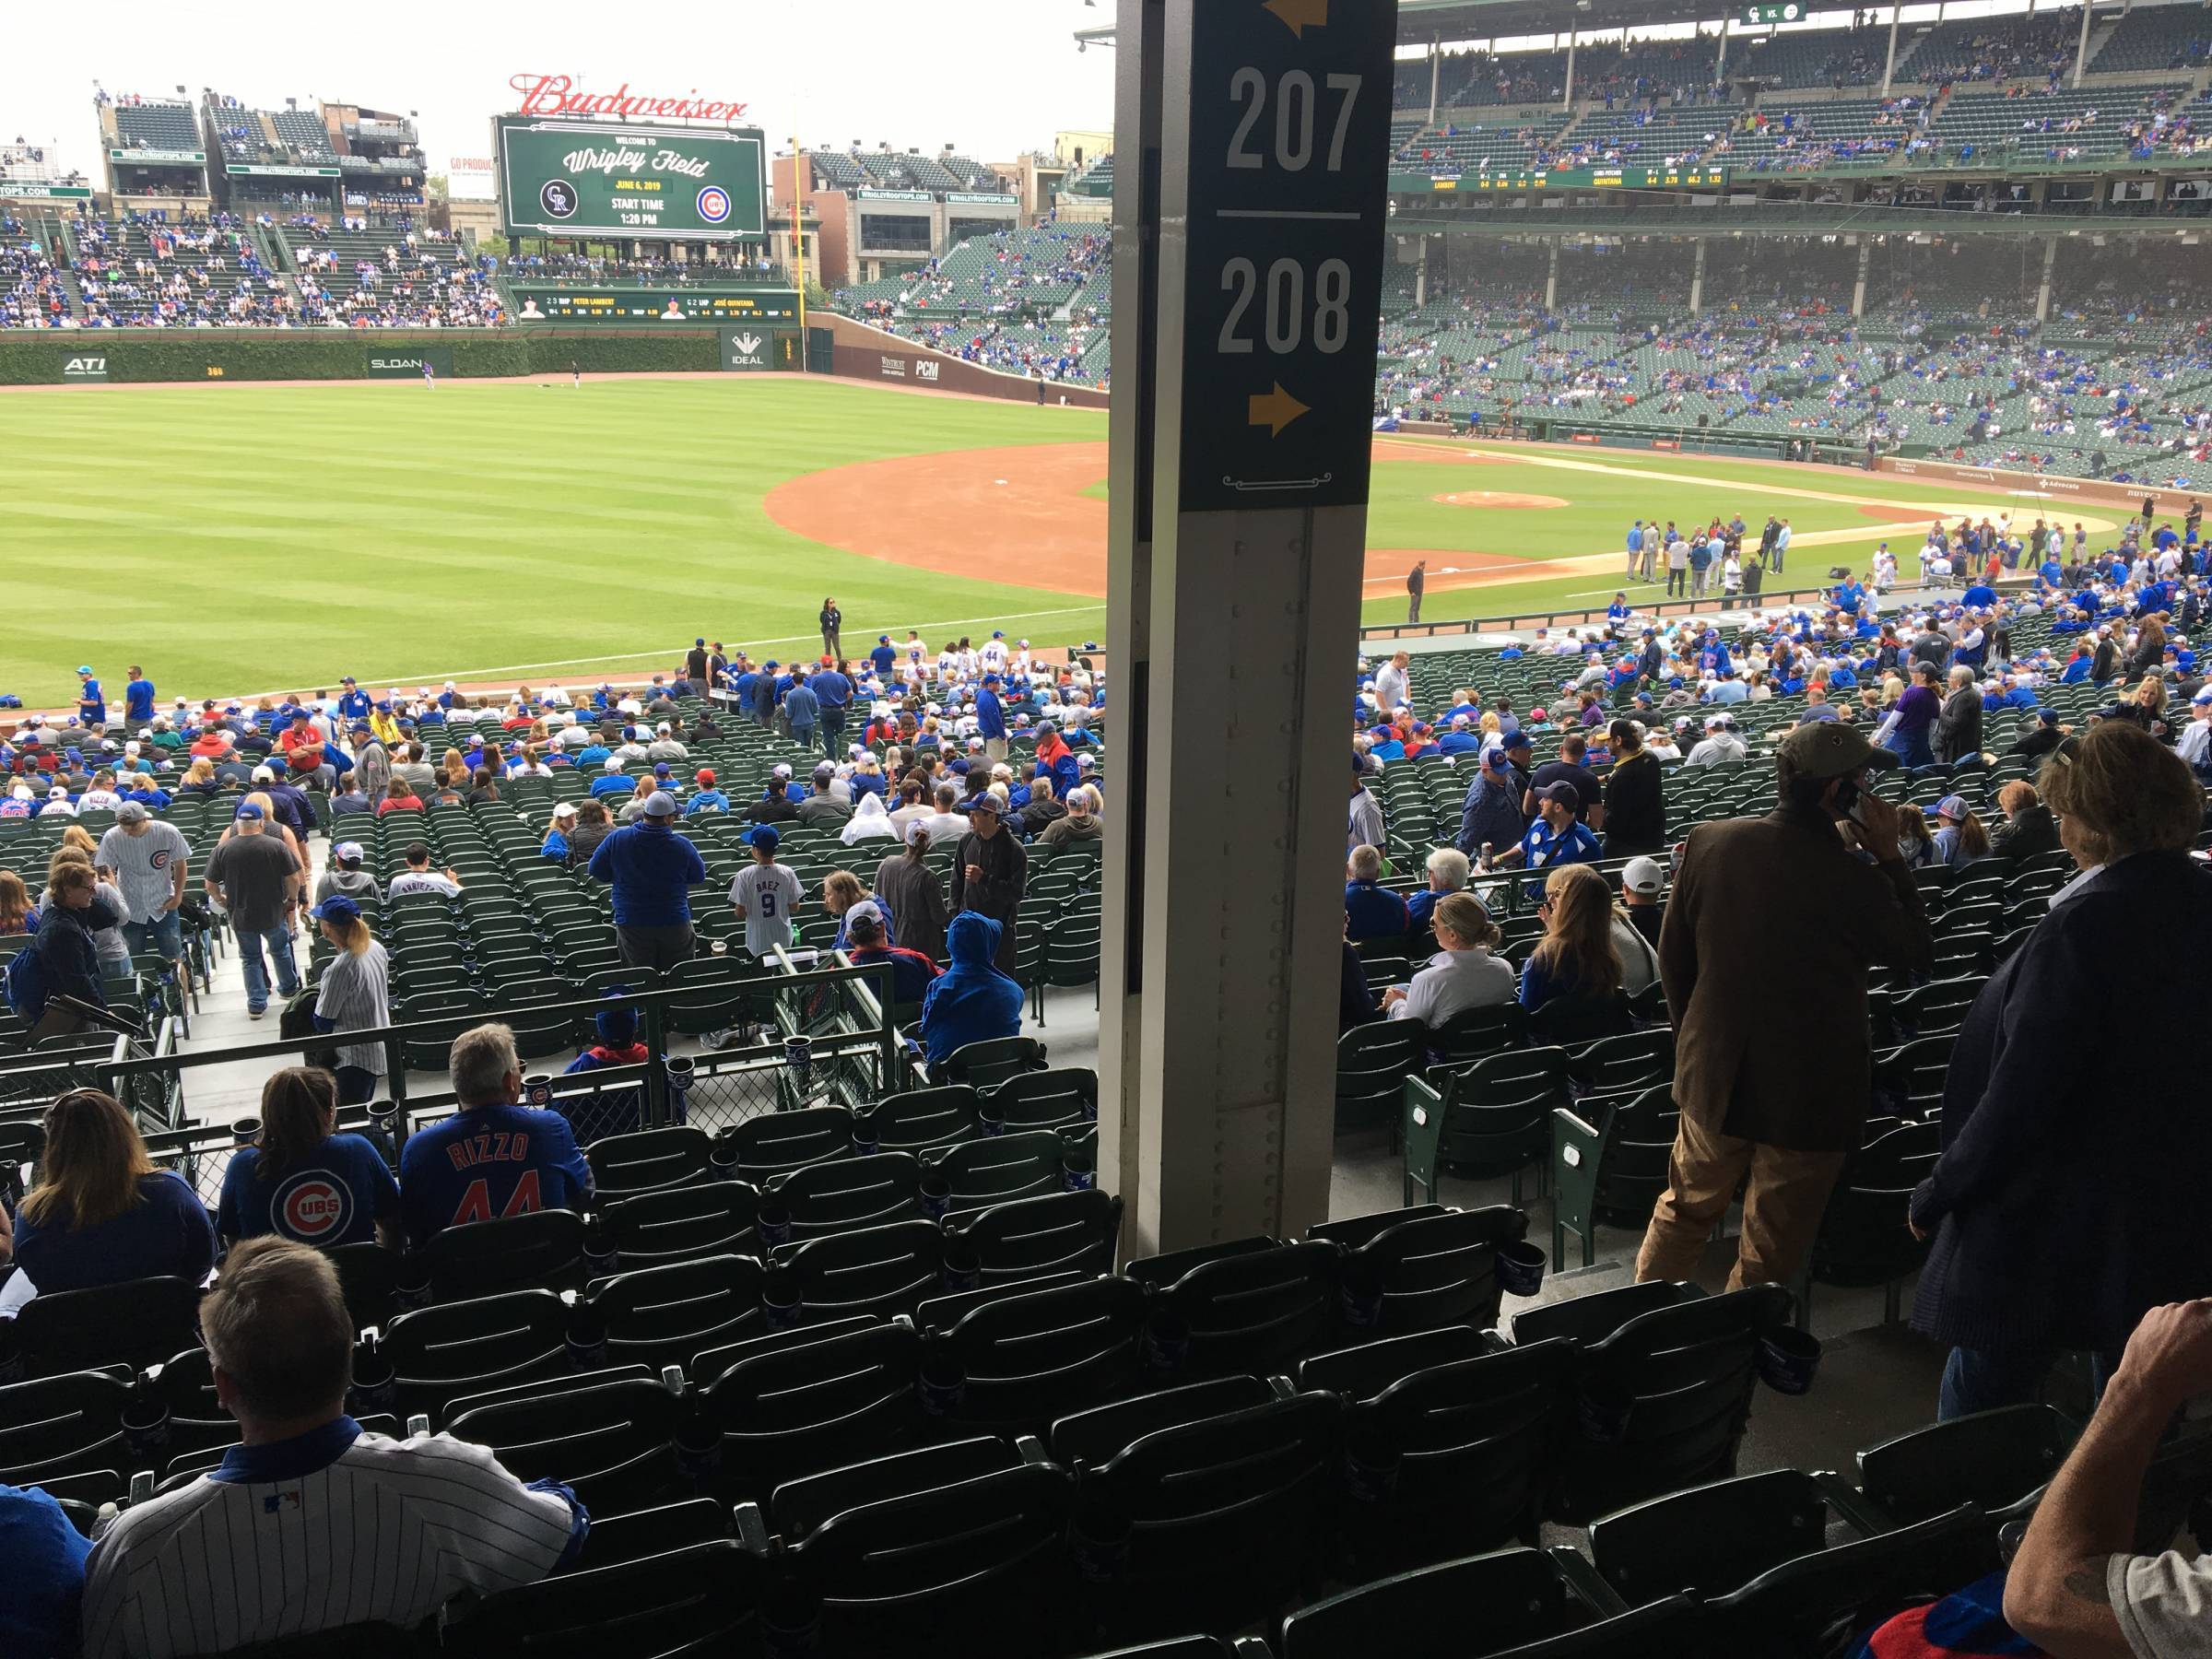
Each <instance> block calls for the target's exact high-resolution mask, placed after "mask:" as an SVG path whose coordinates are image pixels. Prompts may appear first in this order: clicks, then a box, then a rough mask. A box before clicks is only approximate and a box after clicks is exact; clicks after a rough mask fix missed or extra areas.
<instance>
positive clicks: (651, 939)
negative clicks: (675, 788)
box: [588, 789, 707, 973]
mask: <svg viewBox="0 0 2212 1659" xmlns="http://www.w3.org/2000/svg"><path fill="white" fill-rule="evenodd" d="M676 817H677V806H676V797H675V796H674V795H672V794H668V792H667V791H665V790H661V789H656V790H654V791H653V793H652V794H649V795H647V796H646V797H645V802H644V806H642V808H641V817H640V819H639V821H638V822H636V823H633V824H626V825H624V826H623V827H622V828H621V829H619V830H616V831H615V832H614V833H613V834H612V835H609V836H608V837H607V838H606V840H605V841H601V842H600V843H599V844H598V846H596V847H594V849H593V850H592V861H591V864H590V865H589V866H588V868H589V869H590V872H591V876H592V879H593V880H594V881H604V882H606V883H607V884H608V885H609V886H611V887H612V888H614V900H615V943H616V945H617V946H618V947H619V948H620V950H621V953H622V960H623V962H624V963H625V964H626V965H627V966H629V967H632V968H651V969H653V970H655V971H658V972H662V973H667V972H670V971H674V970H675V969H676V968H677V966H678V965H679V964H680V963H684V962H688V961H689V960H690V959H691V957H692V955H693V947H694V943H695V941H694V936H693V934H692V930H691V889H692V888H695V887H697V886H698V885H699V884H700V882H702V881H704V880H706V878H707V866H706V865H705V864H704V863H703V862H702V861H701V860H700V856H699V849H698V848H697V847H695V846H693V845H692V844H691V842H690V841H689V840H688V839H687V838H686V837H684V836H681V835H678V834H677V832H676V828H675V825H676Z"/></svg>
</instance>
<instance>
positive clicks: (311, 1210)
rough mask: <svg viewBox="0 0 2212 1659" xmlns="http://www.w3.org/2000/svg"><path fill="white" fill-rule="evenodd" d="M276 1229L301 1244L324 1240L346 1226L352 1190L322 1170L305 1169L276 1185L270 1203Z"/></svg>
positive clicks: (318, 1242)
mask: <svg viewBox="0 0 2212 1659" xmlns="http://www.w3.org/2000/svg"><path fill="white" fill-rule="evenodd" d="M269 1208H270V1211H271V1213H272V1214H273V1215H274V1216H275V1217H276V1219H277V1230H279V1231H280V1232H282V1233H283V1234H284V1235H285V1236H286V1237H287V1238H289V1239H296V1240H298V1241H300V1243H302V1244H321V1243H323V1242H324V1241H326V1240H330V1239H335V1238H336V1237H338V1236H339V1235H340V1234H342V1233H344V1232H345V1230H346V1225H347V1222H348V1221H350V1220H352V1218H353V1194H351V1193H349V1192H348V1191H347V1189H346V1188H345V1187H344V1186H342V1185H340V1184H339V1183H338V1182H335V1181H333V1180H332V1179H331V1178H330V1176H329V1174H328V1173H327V1172H326V1171H322V1170H302V1171H300V1173H299V1174H297V1175H294V1176H293V1177H292V1178H291V1179H290V1180H288V1181H287V1182H283V1184H281V1185H280V1186H278V1187H277V1196H276V1198H275V1200H274V1201H273V1202H272V1203H271V1205H270V1206H269Z"/></svg>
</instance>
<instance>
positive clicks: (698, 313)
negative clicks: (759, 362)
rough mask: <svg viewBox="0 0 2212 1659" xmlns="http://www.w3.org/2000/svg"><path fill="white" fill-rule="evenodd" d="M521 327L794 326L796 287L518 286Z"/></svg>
mask: <svg viewBox="0 0 2212 1659" xmlns="http://www.w3.org/2000/svg"><path fill="white" fill-rule="evenodd" d="M514 298H515V305H516V307H517V310H516V311H515V313H514V317H515V321H516V322H518V323H691V324H699V323H726V324H770V323H795V322H797V321H798V319H799V296H798V293H797V290H795V289H793V288H750V289H747V290H746V291H744V292H735V291H723V292H717V291H715V290H714V289H712V288H555V287H550V286H547V287H532V286H531V285H529V284H527V283H517V284H516V285H515V288H514Z"/></svg>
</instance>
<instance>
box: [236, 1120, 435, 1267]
mask: <svg viewBox="0 0 2212 1659" xmlns="http://www.w3.org/2000/svg"><path fill="white" fill-rule="evenodd" d="M261 1159H262V1153H261V1150H260V1148H258V1147H242V1148H241V1150H239V1151H238V1152H237V1153H236V1154H234V1155H233V1156H232V1158H231V1159H230V1167H229V1169H228V1170H226V1171H223V1196H222V1201H221V1202H220V1203H219V1204H218V1205H217V1206H216V1213H215V1230H216V1231H218V1233H220V1234H222V1236H223V1237H224V1238H226V1239H257V1238H259V1237H261V1235H262V1234H264V1233H277V1234H280V1235H281V1236H283V1237H284V1238H287V1239H289V1240H291V1241H293V1242H294V1243H296V1244H313V1245H316V1246H318V1247H321V1248H328V1247H329V1246H331V1245H334V1244H360V1243H365V1242H367V1241H369V1240H371V1239H373V1238H375V1237H376V1224H377V1222H379V1221H380V1220H386V1219H389V1218H392V1217H394V1216H396V1215H398V1214H399V1182H396V1181H394V1180H393V1179H392V1171H391V1168H390V1167H389V1166H388V1165H387V1164H386V1163H385V1162H384V1160H383V1157H382V1154H381V1153H379V1152H378V1151H377V1149H376V1148H375V1147H373V1146H371V1145H370V1143H369V1141H368V1140H367V1139H366V1138H365V1137H363V1136H361V1135H332V1136H331V1137H330V1138H329V1139H327V1140H325V1141H324V1143H323V1144H322V1145H321V1146H320V1147H316V1148H315V1150H314V1152H313V1153H312V1155H311V1156H310V1157H309V1158H308V1159H307V1160H306V1161H305V1162H304V1163H302V1164H301V1165H300V1167H299V1168H297V1169H294V1170H288V1171H285V1172H284V1173H283V1174H281V1175H273V1176H271V1177H269V1178H268V1179H267V1180H263V1179H261V1176H260V1173H259V1171H260V1167H261Z"/></svg>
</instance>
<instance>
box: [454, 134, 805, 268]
mask: <svg viewBox="0 0 2212 1659" xmlns="http://www.w3.org/2000/svg"><path fill="white" fill-rule="evenodd" d="M493 128H494V132H495V135H496V139H497V142H498V145H499V157H500V218H501V219H502V220H503V221H504V224H505V228H506V231H507V234H508V235H510V236H519V235H524V234H532V233H535V234H536V235H540V236H634V237H646V238H673V239H675V240H677V241H727V240H729V239H730V238H732V237H738V236H759V235H760V234H762V232H763V231H764V230H765V229H767V226H766V223H765V220H764V217H763V214H764V206H765V204H766V202H767V197H768V191H767V181H766V177H765V173H764V169H765V167H766V165H767V163H766V157H767V149H766V147H765V146H764V145H763V144H762V143H761V137H760V129H759V128H758V127H674V126H653V125H651V124H639V123H635V122H630V123H623V122H610V121H561V120H555V119H551V118H548V117H539V116H531V115H507V116H501V117H500V118H499V119H498V120H496V121H495V122H494V123H493Z"/></svg>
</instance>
